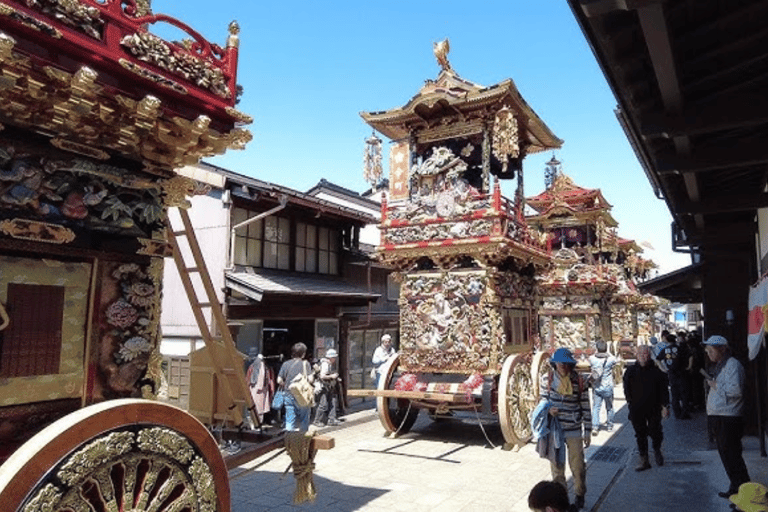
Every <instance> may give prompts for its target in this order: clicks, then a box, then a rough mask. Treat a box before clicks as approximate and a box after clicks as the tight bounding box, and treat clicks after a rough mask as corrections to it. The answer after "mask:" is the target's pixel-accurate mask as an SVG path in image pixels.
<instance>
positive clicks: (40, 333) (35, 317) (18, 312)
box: [0, 283, 64, 377]
mask: <svg viewBox="0 0 768 512" xmlns="http://www.w3.org/2000/svg"><path fill="white" fill-rule="evenodd" d="M6 309H7V310H8V315H9V316H10V319H11V322H10V324H8V327H7V328H6V329H5V330H4V331H2V333H1V334H2V344H1V345H0V377H26V376H31V375H53V374H57V373H59V361H60V358H61V327H62V321H63V317H64V287H63V286H47V285H37V284H19V283H9V284H8V299H7V305H6Z"/></svg>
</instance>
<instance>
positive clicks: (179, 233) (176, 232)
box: [173, 230, 187, 236]
mask: <svg viewBox="0 0 768 512" xmlns="http://www.w3.org/2000/svg"><path fill="white" fill-rule="evenodd" d="M173 235H174V236H187V232H186V231H184V230H182V231H173Z"/></svg>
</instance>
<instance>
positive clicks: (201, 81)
mask: <svg viewBox="0 0 768 512" xmlns="http://www.w3.org/2000/svg"><path fill="white" fill-rule="evenodd" d="M121 44H122V45H123V46H124V47H125V48H126V49H127V50H128V51H129V52H131V54H132V55H133V56H135V57H136V58H137V59H139V60H141V61H143V62H147V63H149V64H153V65H155V66H157V67H159V68H161V69H165V70H166V71H168V72H170V73H172V74H174V75H178V76H181V77H183V78H184V80H188V81H191V82H194V83H195V84H197V85H198V86H199V87H201V88H203V89H207V90H209V91H211V92H212V93H214V94H216V95H217V96H220V97H222V98H225V99H228V98H230V97H231V96H232V93H231V91H230V90H229V87H228V85H227V79H226V77H225V76H224V73H223V72H222V70H221V69H219V68H217V67H214V66H213V65H211V64H210V63H209V62H207V61H206V60H204V59H201V58H200V57H199V56H197V55H193V54H191V53H187V52H182V51H178V50H175V49H174V48H172V47H171V46H170V45H168V44H167V43H166V42H165V41H163V40H162V39H160V38H159V37H157V36H155V35H153V34H150V33H149V32H138V33H135V34H130V35H127V36H125V37H124V38H123V39H122V41H121Z"/></svg>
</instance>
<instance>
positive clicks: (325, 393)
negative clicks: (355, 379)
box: [314, 349, 339, 427]
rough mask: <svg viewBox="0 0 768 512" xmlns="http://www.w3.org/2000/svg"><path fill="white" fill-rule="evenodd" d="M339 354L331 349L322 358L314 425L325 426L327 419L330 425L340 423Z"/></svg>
mask: <svg viewBox="0 0 768 512" xmlns="http://www.w3.org/2000/svg"><path fill="white" fill-rule="evenodd" d="M338 356H339V354H338V353H337V352H336V350H334V349H329V350H328V351H327V352H326V353H325V357H323V358H322V359H321V360H320V383H321V384H322V388H321V389H320V400H319V402H318V405H317V413H316V414H315V422H314V425H315V426H316V427H324V426H325V424H326V421H327V422H328V425H330V426H336V425H338V424H339V420H338V419H337V418H336V415H337V414H338V413H337V411H338V409H339V397H338V393H337V388H338V383H339V371H338V369H337V367H336V359H337V358H338Z"/></svg>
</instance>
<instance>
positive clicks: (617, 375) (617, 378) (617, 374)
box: [613, 359, 627, 386]
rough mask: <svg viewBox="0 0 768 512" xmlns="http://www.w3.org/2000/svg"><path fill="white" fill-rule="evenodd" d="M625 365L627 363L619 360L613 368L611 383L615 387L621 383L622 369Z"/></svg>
mask: <svg viewBox="0 0 768 512" xmlns="http://www.w3.org/2000/svg"><path fill="white" fill-rule="evenodd" d="M626 365H627V363H625V362H624V360H623V359H619V360H617V361H616V364H615V365H614V366H613V383H614V384H616V385H617V386H618V385H619V384H621V382H622V378H623V376H624V367H625V366H626Z"/></svg>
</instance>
